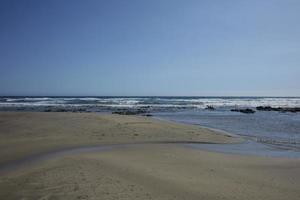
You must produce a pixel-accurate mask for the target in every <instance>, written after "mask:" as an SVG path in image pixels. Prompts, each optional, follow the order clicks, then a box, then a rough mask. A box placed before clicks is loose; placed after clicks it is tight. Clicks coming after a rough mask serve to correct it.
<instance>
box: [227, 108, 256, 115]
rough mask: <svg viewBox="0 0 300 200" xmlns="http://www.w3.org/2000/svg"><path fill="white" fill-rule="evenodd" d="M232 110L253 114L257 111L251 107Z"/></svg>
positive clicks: (233, 110)
mask: <svg viewBox="0 0 300 200" xmlns="http://www.w3.org/2000/svg"><path fill="white" fill-rule="evenodd" d="M231 111H232V112H241V113H245V114H253V113H255V111H254V110H252V109H250V108H246V109H231Z"/></svg>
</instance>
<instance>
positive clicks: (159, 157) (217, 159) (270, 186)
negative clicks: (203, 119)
mask: <svg viewBox="0 0 300 200" xmlns="http://www.w3.org/2000/svg"><path fill="white" fill-rule="evenodd" d="M0 130H1V131H0V133H1V136H0V137H1V140H0V149H1V156H0V158H1V160H0V165H4V164H5V163H9V162H12V161H16V160H18V159H21V158H24V157H26V156H30V155H35V154H37V153H45V152H49V151H51V150H55V149H59V148H72V147H80V146H81V147H83V146H88V145H90V146H93V145H111V144H126V143H141V142H144V144H139V145H135V146H127V147H126V146H124V147H120V148H115V149H109V150H108V151H101V152H79V153H78V154H76V155H75V154H74V155H72V154H71V155H63V156H60V157H55V158H52V159H49V160H43V161H41V162H39V163H38V164H36V165H29V166H27V167H24V168H22V169H20V170H16V171H15V172H13V173H9V174H6V175H4V176H1V178H0V197H1V199H2V198H3V199H21V198H28V199H39V198H40V199H99V198H100V199H101V198H102V199H199V198H205V199H221V198H223V199H232V198H233V197H235V198H239V199H253V198H259V199H298V198H299V197H300V193H299V191H298V188H297V186H298V185H299V184H300V182H299V180H300V177H299V176H300V175H299V174H300V173H299V172H300V171H299V167H297V166H299V165H300V160H299V159H287V158H264V157H256V156H250V157H249V156H241V155H230V154H223V153H216V152H209V151H204V150H199V149H192V148H185V147H182V146H180V145H178V144H176V142H191V141H193V142H200V143H201V142H202V143H235V142H238V141H240V139H239V138H236V137H229V136H226V135H222V134H220V133H217V132H215V131H213V130H209V129H206V128H201V127H199V126H192V125H184V124H177V123H173V122H165V121H160V120H156V119H152V118H147V117H140V116H120V115H98V114H94V113H21V112H5V113H4V112H0ZM162 141H164V142H166V144H155V142H162ZM147 142H148V144H146V143H147ZM167 142H171V143H174V144H167ZM217 188H218V189H217Z"/></svg>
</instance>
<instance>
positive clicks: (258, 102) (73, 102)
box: [0, 97, 300, 109]
mask: <svg viewBox="0 0 300 200" xmlns="http://www.w3.org/2000/svg"><path fill="white" fill-rule="evenodd" d="M15 106H18V107H19V106H98V107H101V106H105V107H164V108H171V107H174V108H179V107H183V108H198V109H203V108H205V107H206V106H213V107H215V108H232V107H250V108H252V107H253V108H254V107H257V106H272V107H300V98H289V97H284V98H283V97H280V98H263V97H261V98H259V97H249V98H236V97H232V98H230V97H214V98H212V97H210V98H206V97H13V98H9V97H2V98H0V107H15Z"/></svg>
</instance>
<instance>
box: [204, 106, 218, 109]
mask: <svg viewBox="0 0 300 200" xmlns="http://www.w3.org/2000/svg"><path fill="white" fill-rule="evenodd" d="M205 110H216V109H215V108H214V107H213V106H206V108H205Z"/></svg>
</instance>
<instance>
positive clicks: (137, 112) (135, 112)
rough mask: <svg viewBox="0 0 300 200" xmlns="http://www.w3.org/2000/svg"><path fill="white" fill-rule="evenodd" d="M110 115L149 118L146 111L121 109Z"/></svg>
mask: <svg viewBox="0 0 300 200" xmlns="http://www.w3.org/2000/svg"><path fill="white" fill-rule="evenodd" d="M112 114H118V115H141V114H142V115H144V116H151V115H150V114H149V113H148V111H147V110H145V109H122V110H117V111H113V112H112Z"/></svg>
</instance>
